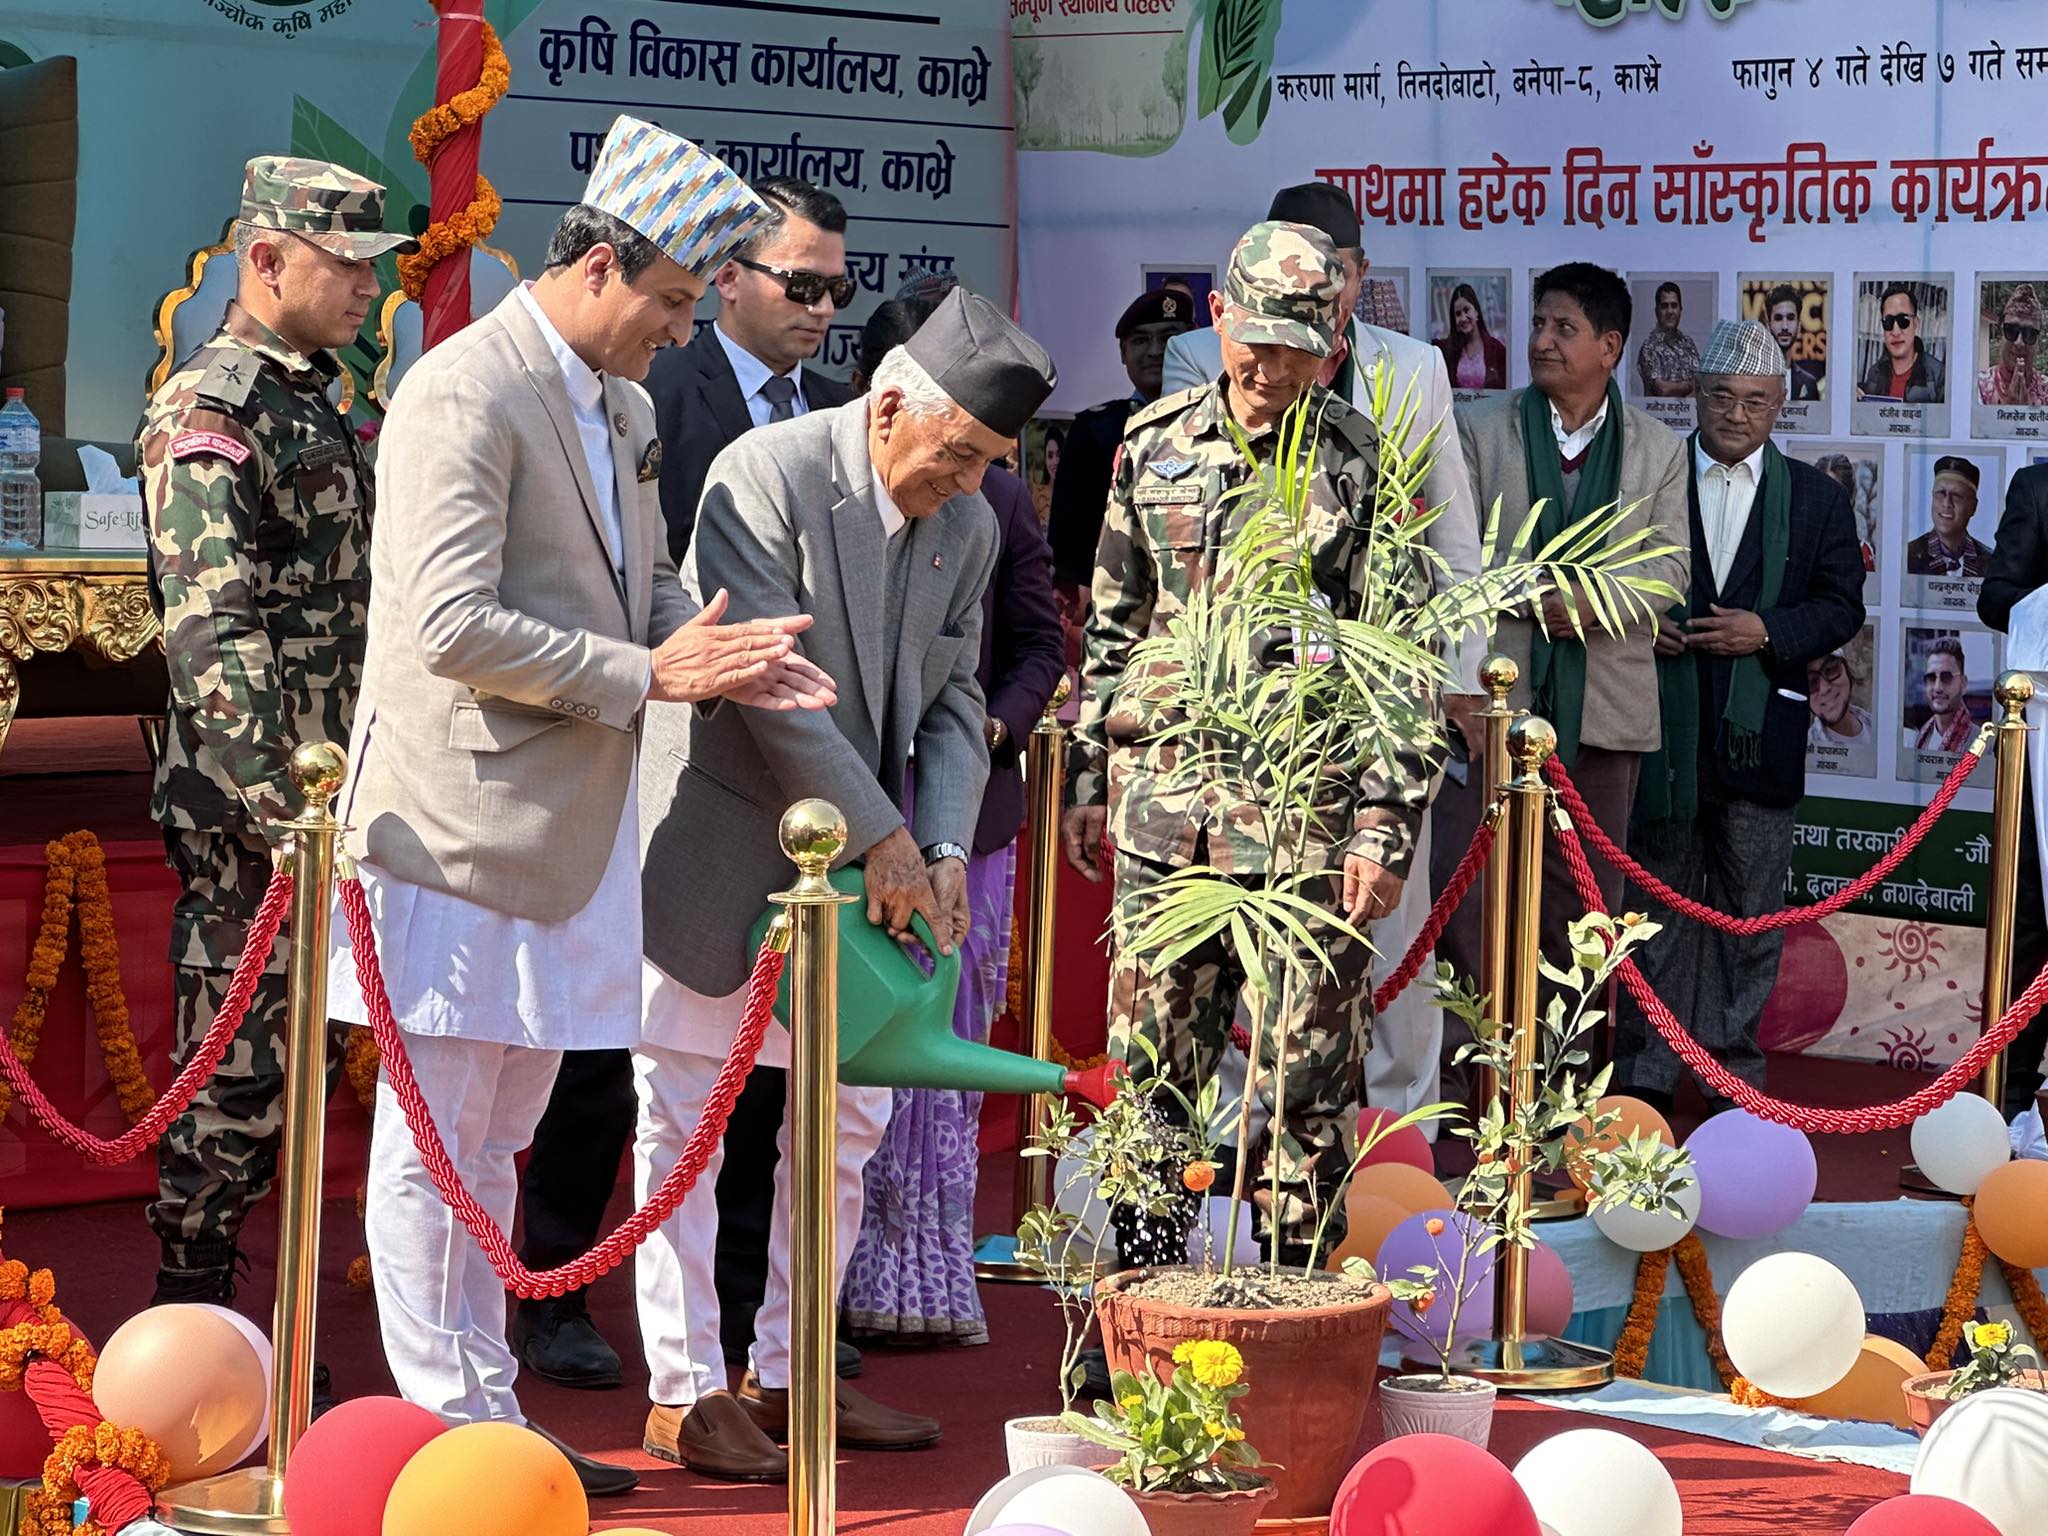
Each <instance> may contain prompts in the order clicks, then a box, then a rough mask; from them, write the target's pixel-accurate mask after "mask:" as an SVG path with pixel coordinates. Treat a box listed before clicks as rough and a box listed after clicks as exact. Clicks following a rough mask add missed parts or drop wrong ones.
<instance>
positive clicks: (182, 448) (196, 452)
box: [170, 432, 255, 464]
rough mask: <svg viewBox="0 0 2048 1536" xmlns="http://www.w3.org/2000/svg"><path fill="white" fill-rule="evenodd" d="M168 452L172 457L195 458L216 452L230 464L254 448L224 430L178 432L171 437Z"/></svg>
mask: <svg viewBox="0 0 2048 1536" xmlns="http://www.w3.org/2000/svg"><path fill="white" fill-rule="evenodd" d="M170 452H171V457H172V458H174V459H196V458H199V457H201V456H202V455H204V454H209V453H217V454H219V455H220V456H221V457H222V458H224V459H226V460H227V461H228V462H229V463H231V464H241V463H245V462H246V461H247V460H248V457H249V455H250V454H251V453H253V452H255V450H254V449H253V448H251V447H250V446H249V445H248V444H247V443H244V442H238V441H236V440H235V439H234V438H232V437H229V436H228V435H227V434H226V433H225V432H180V433H179V434H178V435H177V436H176V437H174V438H172V439H171V449H170Z"/></svg>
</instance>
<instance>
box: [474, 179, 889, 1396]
mask: <svg viewBox="0 0 2048 1536" xmlns="http://www.w3.org/2000/svg"><path fill="white" fill-rule="evenodd" d="M754 192H755V193H756V195H758V196H759V197H760V199H761V200H762V202H764V203H765V204H767V206H768V208H769V210H770V212H771V214H772V215H773V217H772V218H770V219H769V220H767V221H765V222H764V223H763V224H762V225H761V226H760V230H759V232H758V233H757V234H755V236H754V237H753V238H752V239H751V240H750V241H748V242H747V244H745V245H743V246H741V247H740V250H739V252H738V254H737V255H735V256H734V257H733V259H732V260H731V261H730V262H728V263H727V264H726V265H725V266H724V267H723V268H721V269H720V270H719V272H718V275H717V277H716V279H715V283H716V286H717V288H718V299H719V304H718V318H717V320H716V321H715V322H713V323H712V324H711V325H708V326H700V327H699V328H698V330H697V333H696V335H695V336H694V337H693V338H692V339H691V341H690V343H689V345H687V346H685V347H681V348H673V347H672V348H669V349H667V350H664V351H662V352H660V353H658V354H657V355H656V357H655V359H654V362H653V365H652V366H651V367H650V368H649V369H648V373H647V389H648V392H649V393H650V394H651V395H653V397H654V421H655V430H656V432H657V433H659V435H660V438H661V450H662V451H661V515H662V519H663V521H665V522H666V523H667V524H668V545H669V553H670V554H671V555H673V556H674V557H675V559H676V561H677V562H678V563H679V564H680V563H681V561H682V558H683V552H684V551H685V550H686V549H687V548H688V547H689V543H690V530H691V528H692V526H693V525H694V524H695V522H696V518H697V498H698V497H699V496H700V495H701V494H702V493H703V490H704V477H705V472H706V471H707V470H708V469H709V468H710V466H711V461H712V459H714V458H716V457H717V456H718V453H719V450H720V449H722V448H724V447H725V445H726V444H728V443H730V442H731V441H732V440H733V439H734V438H736V437H738V436H740V435H741V434H742V433H743V432H746V431H748V430H749V429H750V428H753V427H758V426H765V425H766V424H767V423H769V422H771V421H781V420H784V419H786V418H788V417H791V416H801V415H803V414H804V413H805V412H807V411H812V410H822V409H824V408H825V407H827V406H834V405H843V404H845V403H846V401H847V400H848V399H849V398H851V396H850V394H849V392H848V390H847V388H846V386H845V385H843V384H840V383H837V382H835V381H834V380H831V379H828V378H826V377H825V376H824V375H823V374H821V373H817V372H815V371H814V370H812V369H810V368H807V367H805V366H804V360H805V359H806V358H809V357H811V356H813V355H815V354H816V352H817V350H818V348H819V346H820V345H821V344H822V343H823V342H824V340H825V332H826V328H827V327H828V326H829V325H830V324H831V322H832V316H833V315H834V314H836V313H837V312H838V310H839V309H840V307H841V306H843V305H845V304H846V303H847V302H848V301H849V300H851V299H852V297H853V290H854V281H853V279H852V278H850V277H848V276H847V275H846V210H845V208H843V207H842V206H840V203H839V199H838V198H836V197H834V196H832V194H831V193H829V192H824V191H820V190H819V189H818V188H816V187H814V186H812V185H811V184H810V183H809V182H806V181H798V180H796V179H794V178H793V177H779V176H778V177H771V178H769V179H767V180H764V181H761V182H759V183H758V184H756V185H755V187H754ZM782 1088H783V1085H782V1073H781V1072H779V1071H776V1070H774V1069H772V1068H768V1067H759V1068H756V1069H755V1071H754V1072H753V1073H752V1075H751V1076H750V1077H749V1078H748V1080H747V1087H746V1090H745V1092H744V1093H743V1094H742V1096H741V1098H740V1103H739V1106H738V1107H736V1108H735V1110H734V1113H733V1119H732V1123H731V1126H730V1127H729V1128H728V1130H727V1133H726V1138H725V1145H726V1149H727V1151H728V1153H729V1154H731V1156H730V1158H729V1160H728V1162H727V1164H726V1166H727V1167H728V1168H729V1169H732V1170H734V1172H733V1174H732V1175H731V1180H741V1181H745V1180H754V1179H759V1180H760V1181H761V1190H762V1192H763V1200H765V1191H766V1189H767V1187H768V1186H767V1177H768V1171H769V1170H771V1169H773V1167H774V1165H775V1133H776V1130H777V1128H778V1127H779V1126H780V1125H781V1123H782ZM634 1114H635V1110H634V1103H633V1066H632V1056H631V1053H630V1052H627V1051H565V1052H563V1054H562V1066H561V1070H560V1072H559V1073H558V1074H557V1075H556V1078H555V1087H554V1091H553V1093H552V1095H551V1096H550V1097H549V1099H548V1108H547V1113H546V1114H545V1115H543V1116H542V1117H541V1122H540V1124H539V1126H538V1127H537V1128H536V1129H535V1131H534V1134H533V1151H532V1153H531V1155H530V1156H529V1157H528V1159H527V1165H526V1173H525V1176H524V1178H523V1180H522V1183H521V1186H520V1210H521V1214H522V1216H523V1218H524V1222H525V1236H524V1239H523V1241H522V1243H521V1247H520V1260H521V1262H522V1263H524V1264H525V1265H526V1266H527V1267H528V1268H530V1269H547V1268H552V1267H554V1266H556V1265H559V1264H565V1263H567V1262H569V1260H571V1259H573V1258H576V1257H577V1256H578V1255H580V1254H582V1253H584V1252H585V1251H587V1250H588V1249H589V1248H590V1247H591V1246H592V1244H594V1243H595V1242H596V1241H597V1239H598V1236H599V1229H600V1227H601V1225H602V1223H603V1220H604V1209H605V1204H606V1202H607V1201H609V1200H610V1198H611V1194H612V1189H613V1186H614V1185H616V1184H617V1182H618V1175H619V1161H620V1158H621V1157H622V1156H623V1155H624V1153H625V1149H626V1143H627V1141H628V1139H629V1138H630V1137H631V1135H632V1133H633V1117H634ZM728 1182H730V1180H728V1179H721V1180H720V1182H719V1186H718V1200H719V1206H720V1209H721V1210H722V1211H723V1210H724V1209H725V1208H726V1206H727V1204H728V1201H729V1200H731V1199H732V1198H733V1196H732V1193H731V1191H730V1190H729V1189H728V1187H727V1185H728ZM756 1206H758V1207H759V1209H758V1212H757V1213H756V1214H757V1215H758V1220H752V1219H750V1217H749V1215H748V1214H747V1213H744V1212H735V1213H734V1214H733V1215H731V1216H729V1217H726V1218H724V1219H722V1220H721V1222H720V1227H719V1231H720V1272H719V1290H720V1292H721V1294H723V1293H724V1292H725V1290H726V1270H727V1257H728V1253H727V1250H728V1247H729V1246H730V1248H731V1250H732V1252H733V1253H734V1254H735V1255H737V1259H736V1263H735V1264H734V1266H733V1268H734V1271H735V1273H736V1274H737V1276H738V1278H737V1280H736V1282H735V1284H736V1285H737V1286H738V1290H737V1291H736V1293H735V1294H734V1295H731V1296H727V1297H726V1299H725V1313H724V1315H725V1317H726V1318H727V1319H729V1320H731V1321H730V1324H729V1326H730V1327H732V1328H734V1329H737V1330H741V1331H745V1330H749V1329H751V1327H752V1318H753V1316H754V1313H755V1312H756V1310H758V1308H759V1305H760V1301H761V1290H762V1286H763V1283H764V1277H765V1275H766V1273H767V1255H768V1228H767V1219H768V1212H767V1208H766V1205H765V1204H764V1203H762V1201H754V1202H751V1203H750V1205H749V1207H748V1209H749V1211H753V1210H754V1208H755V1207H756ZM756 1228H758V1230H756ZM509 1342H510V1343H511V1345H512V1348H513V1349H514V1350H515V1351H516V1352H517V1353H518V1355H519V1358H520V1359H521V1360H522V1361H524V1362H525V1364H526V1367H527V1369H529V1370H531V1371H532V1372H533V1373H534V1374H535V1375H537V1376H541V1377H544V1378H545V1379H547V1380H549V1381H552V1382H555V1383H557V1384H559V1385H561V1386H566V1387H593V1388H602V1387H616V1386H617V1385H618V1384H619V1377H620V1367H619V1357H618V1354H617V1352H616V1351H614V1350H613V1349H612V1347H611V1345H609V1344H608V1343H606V1342H605V1340H604V1337H603V1336H602V1335H601V1334H599V1333H598V1331H597V1328H596V1327H595V1325H593V1324H592V1322H591V1320H590V1312H589V1306H588V1302H587V1298H586V1297H585V1295H584V1293H583V1292H582V1291H580V1290H579V1291H571V1292H570V1293H569V1294H568V1295H566V1296H562V1297H557V1298H555V1299H553V1300H540V1301H521V1302H520V1303H519V1306H518V1308H517V1309H516V1310H515V1312H514V1313H513V1317H512V1326H511V1330H510V1333H509ZM731 1342H732V1341H731V1340H728V1344H731ZM747 1342H748V1338H741V1339H740V1340H739V1348H740V1349H741V1350H742V1351H744V1349H745V1347H746V1344H747Z"/></svg>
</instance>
